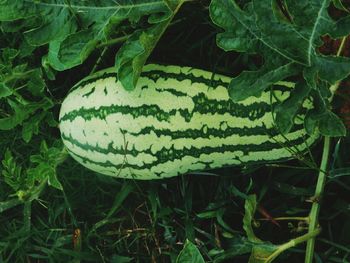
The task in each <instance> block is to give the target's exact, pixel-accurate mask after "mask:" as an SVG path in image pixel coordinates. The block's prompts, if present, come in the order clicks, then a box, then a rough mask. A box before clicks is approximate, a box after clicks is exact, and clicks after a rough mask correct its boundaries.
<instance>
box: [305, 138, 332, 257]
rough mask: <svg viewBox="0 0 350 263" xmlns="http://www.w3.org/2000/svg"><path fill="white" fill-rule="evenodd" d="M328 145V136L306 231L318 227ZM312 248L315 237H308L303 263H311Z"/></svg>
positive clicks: (311, 230) (310, 231)
mask: <svg viewBox="0 0 350 263" xmlns="http://www.w3.org/2000/svg"><path fill="white" fill-rule="evenodd" d="M329 146H330V138H329V137H328V136H325V137H324V145H323V153H322V161H321V166H320V172H319V174H318V179H317V184H316V190H315V195H314V199H315V200H314V202H313V203H312V207H311V211H310V214H309V230H308V233H313V232H314V231H315V229H317V228H318V216H319V212H320V199H321V198H322V195H323V190H324V186H325V182H326V177H327V173H326V170H327V164H328V156H329ZM314 248H315V237H312V238H310V239H309V240H308V241H307V244H306V253H305V263H312V259H313V257H314Z"/></svg>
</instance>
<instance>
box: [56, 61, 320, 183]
mask: <svg viewBox="0 0 350 263" xmlns="http://www.w3.org/2000/svg"><path fill="white" fill-rule="evenodd" d="M229 81H230V78H228V77H226V76H222V75H214V76H213V75H212V73H210V72H206V71H202V70H196V69H191V68H188V67H177V66H159V65H147V66H146V67H145V69H144V72H143V73H142V77H141V78H140V80H139V84H138V87H137V88H136V89H135V90H134V91H131V92H127V91H125V90H124V89H123V88H122V87H121V85H120V84H119V83H118V82H117V81H116V74H115V73H114V69H109V70H107V71H104V72H99V73H97V74H96V75H94V76H91V77H89V78H87V79H85V80H82V81H81V82H80V83H78V84H77V85H76V86H75V87H74V88H73V89H72V91H71V93H70V95H69V96H68V97H67V99H66V100H65V101H64V103H63V104H62V109H61V112H60V129H61V133H62V139H63V141H64V143H65V144H66V146H67V148H68V150H69V151H70V153H71V155H72V156H73V157H74V158H75V159H76V160H77V161H78V162H80V163H82V164H83V165H85V166H86V167H88V168H90V169H92V170H95V171H98V172H101V173H105V174H108V175H112V176H119V177H125V178H130V177H132V174H136V175H138V179H152V178H158V177H161V178H162V177H170V176H175V175H178V174H180V173H186V172H190V171H196V170H201V169H209V168H214V167H222V166H227V165H237V164H247V163H251V162H264V161H280V160H284V159H288V158H291V156H292V154H291V153H290V152H289V151H288V149H287V148H283V145H284V144H286V142H285V140H284V139H283V137H281V136H275V137H274V138H275V139H277V140H278V141H280V142H284V143H282V145H280V144H279V143H278V142H275V141H274V139H271V138H270V137H271V136H274V135H276V132H275V131H274V129H273V120H272V115H271V112H270V111H271V107H272V106H273V105H272V106H271V105H270V103H271V102H272V103H273V104H275V103H276V99H275V96H271V94H270V92H264V93H263V94H262V96H261V97H260V98H249V99H247V100H244V101H242V102H240V103H233V102H232V101H231V100H230V99H229V97H228V93H227V90H226V88H225V86H226V85H227V83H228V82H229ZM293 87H294V84H293V83H290V82H281V83H279V85H278V86H276V87H274V90H275V91H274V92H275V93H276V98H277V100H284V99H286V98H288V96H289V91H290V90H291V89H292V88H293ZM82 105H83V106H82ZM305 107H308V105H306V106H305ZM222 125H223V126H222ZM304 136H305V131H304V129H303V127H302V125H297V126H296V127H295V129H294V131H293V132H292V133H290V134H288V135H287V137H288V138H289V139H290V140H291V142H292V145H294V144H296V145H297V146H298V148H299V150H300V151H305V149H306V145H304V144H303V143H302V142H303V140H304ZM316 137H317V136H315V137H311V138H308V139H307V141H308V144H309V145H310V144H312V143H313V142H314V141H315V140H316ZM287 144H288V143H287ZM190 145H192V147H190ZM125 157H127V158H126V159H127V162H126V161H125ZM121 167H123V169H122V171H120V168H121Z"/></svg>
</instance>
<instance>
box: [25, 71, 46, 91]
mask: <svg viewBox="0 0 350 263" xmlns="http://www.w3.org/2000/svg"><path fill="white" fill-rule="evenodd" d="M28 78H29V81H28V86H27V88H28V90H29V91H30V92H31V93H32V94H33V95H34V96H40V95H42V93H43V91H44V88H45V87H46V85H45V82H44V79H43V76H42V71H41V69H39V68H37V69H35V70H33V71H32V72H31V73H30V75H29V77H28Z"/></svg>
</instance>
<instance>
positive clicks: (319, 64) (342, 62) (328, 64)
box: [313, 55, 350, 85]
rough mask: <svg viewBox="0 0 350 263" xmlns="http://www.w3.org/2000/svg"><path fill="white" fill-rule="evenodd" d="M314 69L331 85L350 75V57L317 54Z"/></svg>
mask: <svg viewBox="0 0 350 263" xmlns="http://www.w3.org/2000/svg"><path fill="white" fill-rule="evenodd" d="M313 67H314V69H315V70H316V71H317V72H318V76H319V78H320V79H322V80H325V81H328V82H329V83H330V84H331V85H333V84H335V83H336V82H337V81H339V80H342V79H344V78H346V77H347V76H348V75H350V58H346V57H335V56H322V55H320V56H315V60H314V65H313Z"/></svg>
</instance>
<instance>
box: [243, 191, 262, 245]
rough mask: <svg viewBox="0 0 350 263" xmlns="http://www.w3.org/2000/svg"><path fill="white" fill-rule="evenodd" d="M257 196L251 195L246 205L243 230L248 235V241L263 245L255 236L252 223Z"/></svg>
mask: <svg viewBox="0 0 350 263" xmlns="http://www.w3.org/2000/svg"><path fill="white" fill-rule="evenodd" d="M256 205H257V202H256V195H249V196H248V198H247V199H246V200H245V204H244V211H245V213H244V217H243V229H244V231H245V232H246V234H247V237H248V240H249V241H251V242H255V243H262V241H261V240H260V239H259V238H257V237H256V236H255V234H254V231H253V227H252V221H253V219H254V214H255V210H256Z"/></svg>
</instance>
